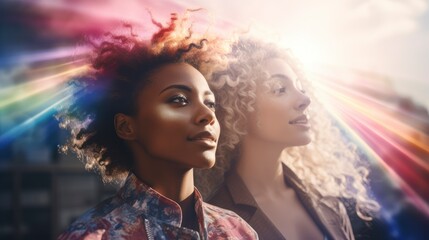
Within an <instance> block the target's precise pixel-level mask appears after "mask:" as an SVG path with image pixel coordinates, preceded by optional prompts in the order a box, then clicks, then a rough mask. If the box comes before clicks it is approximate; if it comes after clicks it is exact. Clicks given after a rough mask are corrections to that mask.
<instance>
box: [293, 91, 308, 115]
mask: <svg viewBox="0 0 429 240" xmlns="http://www.w3.org/2000/svg"><path fill="white" fill-rule="evenodd" d="M310 103H311V99H310V97H308V96H307V94H305V92H300V93H299V99H298V101H297V105H296V109H297V110H299V111H304V110H305V109H306V108H307V107H308V105H310Z"/></svg>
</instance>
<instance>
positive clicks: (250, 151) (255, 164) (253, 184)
mask: <svg viewBox="0 0 429 240" xmlns="http://www.w3.org/2000/svg"><path fill="white" fill-rule="evenodd" d="M283 149H284V146H280V145H276V144H273V143H268V142H266V141H263V140H260V139H257V138H254V137H251V136H246V137H245V139H244V140H243V142H242V145H241V151H240V157H239V159H238V162H237V166H236V169H237V173H238V175H240V177H241V178H242V179H243V181H244V183H245V185H246V187H247V188H248V189H249V191H250V192H251V193H252V195H253V196H255V197H256V196H258V195H262V194H266V193H267V191H270V190H272V189H274V190H275V189H277V190H278V189H281V187H284V186H285V185H284V178H283V167H282V164H281V160H280V155H281V153H282V151H283Z"/></svg>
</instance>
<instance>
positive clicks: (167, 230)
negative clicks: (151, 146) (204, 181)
mask: <svg viewBox="0 0 429 240" xmlns="http://www.w3.org/2000/svg"><path fill="white" fill-rule="evenodd" d="M195 199H196V201H195V202H196V204H195V211H196V213H197V217H198V222H199V229H200V231H199V232H197V231H194V230H191V229H187V228H184V227H181V222H182V213H181V209H180V206H179V205H178V204H177V203H176V202H174V201H172V200H171V199H168V198H167V197H164V196H162V195H161V194H160V193H158V192H156V191H155V190H154V189H152V188H150V187H148V186H147V185H145V184H144V183H142V182H141V181H140V180H138V178H137V177H136V176H135V175H134V174H130V175H129V176H128V178H127V180H126V182H125V184H124V186H123V187H122V188H121V189H120V190H119V192H118V193H117V194H116V195H115V196H113V197H111V198H109V199H107V200H105V201H103V202H101V203H100V204H99V205H98V206H96V207H95V208H93V209H91V210H89V211H88V212H86V213H85V214H84V215H83V216H81V217H80V218H79V219H77V220H76V221H75V222H74V223H73V224H72V225H71V226H70V227H69V229H68V230H66V231H65V232H64V233H62V234H61V235H60V236H59V237H58V239H60V240H63V239H86V240H93V239H100V240H101V239H103V240H105V239H106V240H107V239H258V237H257V235H256V232H255V231H254V230H253V229H252V228H251V227H250V226H249V225H248V224H247V223H246V222H245V221H244V220H243V219H241V218H240V217H239V216H238V215H237V214H235V213H234V212H232V211H229V210H225V209H222V208H219V207H215V206H213V205H210V204H208V203H205V202H203V201H202V197H201V194H200V193H199V192H198V190H197V189H195Z"/></svg>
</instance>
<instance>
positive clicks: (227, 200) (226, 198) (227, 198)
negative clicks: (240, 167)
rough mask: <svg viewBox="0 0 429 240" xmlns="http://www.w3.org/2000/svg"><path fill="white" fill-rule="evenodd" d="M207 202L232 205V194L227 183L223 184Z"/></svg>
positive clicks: (217, 204)
mask: <svg viewBox="0 0 429 240" xmlns="http://www.w3.org/2000/svg"><path fill="white" fill-rule="evenodd" d="M207 202H208V203H210V204H213V205H216V206H223V205H232V204H233V200H232V195H231V193H230V192H229V190H228V187H227V185H226V184H225V183H224V184H222V185H221V186H220V187H219V188H218V189H217V190H216V192H215V193H214V194H213V195H211V196H210V197H209V198H208V201H207Z"/></svg>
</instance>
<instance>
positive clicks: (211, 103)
mask: <svg viewBox="0 0 429 240" xmlns="http://www.w3.org/2000/svg"><path fill="white" fill-rule="evenodd" d="M206 106H207V107H209V108H210V109H212V110H213V111H215V110H216V103H215V102H212V101H209V102H206Z"/></svg>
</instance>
